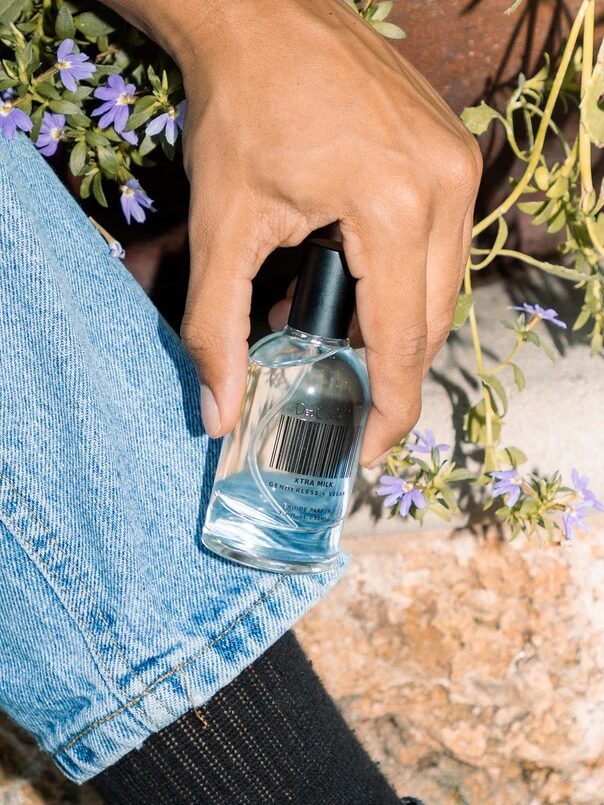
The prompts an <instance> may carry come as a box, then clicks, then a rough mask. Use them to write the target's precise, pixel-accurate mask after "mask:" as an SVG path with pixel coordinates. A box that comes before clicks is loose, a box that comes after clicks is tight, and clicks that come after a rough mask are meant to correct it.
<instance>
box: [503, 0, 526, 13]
mask: <svg viewBox="0 0 604 805" xmlns="http://www.w3.org/2000/svg"><path fill="white" fill-rule="evenodd" d="M521 5H522V0H514V2H513V3H512V5H511V6H510V7H509V8H506V10H505V13H506V14H513V13H514V11H516V9H517V8H520V6H521Z"/></svg>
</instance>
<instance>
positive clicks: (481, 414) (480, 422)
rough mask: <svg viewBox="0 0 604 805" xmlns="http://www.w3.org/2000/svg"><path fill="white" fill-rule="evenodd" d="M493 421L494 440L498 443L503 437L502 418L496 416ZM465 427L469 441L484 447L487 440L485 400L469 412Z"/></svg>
mask: <svg viewBox="0 0 604 805" xmlns="http://www.w3.org/2000/svg"><path fill="white" fill-rule="evenodd" d="M492 420H493V421H492V424H493V440H494V442H498V441H499V438H500V436H501V418H500V417H499V416H497V414H494V415H493V418H492ZM464 427H465V430H466V433H467V435H468V438H469V440H470V441H471V442H474V443H475V444H479V445H482V446H483V447H484V445H485V444H486V440H487V433H486V417H485V404H484V400H480V402H479V403H477V404H476V405H473V406H472V407H471V408H470V409H469V410H468V412H467V414H466V416H465V419H464Z"/></svg>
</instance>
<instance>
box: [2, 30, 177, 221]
mask: <svg viewBox="0 0 604 805" xmlns="http://www.w3.org/2000/svg"><path fill="white" fill-rule="evenodd" d="M96 70H97V68H96V65H95V64H94V63H93V62H91V61H90V59H89V57H88V56H87V55H86V54H85V53H81V52H80V51H79V50H78V48H77V46H76V44H75V42H74V41H73V39H65V40H64V41H63V42H61V44H60V45H59V47H58V49H57V51H56V62H55V65H54V70H53V72H55V73H58V76H59V79H60V81H61V83H62V84H63V86H64V87H65V89H67V90H68V91H69V92H74V93H75V92H77V90H78V87H79V85H80V82H81V81H86V80H88V79H90V78H92V76H93V75H94V74H95V72H96ZM89 91H90V90H89ZM93 97H94V98H95V99H97V100H99V101H101V103H100V105H99V106H97V107H96V108H95V109H93V110H92V112H91V116H92V117H94V118H99V121H98V127H99V129H100V130H101V131H104V130H106V129H108V128H109V127H111V128H113V131H114V132H115V133H116V134H118V135H119V136H120V137H121V138H122V139H124V140H125V141H126V142H128V143H130V144H131V145H133V146H136V145H138V142H139V136H138V134H137V133H136V131H131V130H128V129H127V126H128V121H129V119H130V115H131V111H132V107H133V105H134V104H135V102H136V100H137V87H136V85H135V84H133V83H126V81H125V79H124V78H123V76H121V75H119V74H117V73H113V74H111V75H109V77H108V78H107V82H106V84H104V85H102V86H99V87H97V88H96V89H95V90H94V92H93ZM185 103H186V102H185V101H184V100H183V101H181V102H180V103H178V104H177V105H176V106H171V105H167V104H166V106H167V108H165V107H164V109H165V110H164V111H162V112H160V114H158V115H156V116H154V117H153V118H152V119H151V120H149V121H148V122H147V123H146V125H145V129H144V132H145V135H146V136H149V137H157V136H158V135H161V134H163V136H164V137H165V141H166V142H167V143H168V144H169V145H170V146H173V145H174V144H175V143H176V140H177V138H178V133H179V131H181V130H182V128H183V125H184V115H185ZM18 104H19V100H18V99H17V100H13V98H12V95H11V93H10V92H5V93H3V95H2V99H1V101H0V131H1V132H2V134H3V136H4V137H6V138H7V139H8V140H11V139H12V138H13V137H14V136H15V134H16V132H17V130H18V129H20V130H21V131H25V132H30V131H31V130H32V128H33V121H32V119H31V117H30V116H29V115H28V114H27V113H26V112H25V111H23V110H22V109H20V108H19V105H18ZM65 139H66V116H65V115H64V114H60V113H55V112H51V111H48V110H46V111H45V112H44V115H43V117H42V121H41V124H40V127H39V133H38V136H37V138H36V141H35V144H36V146H37V148H38V149H39V151H40V153H41V154H43V155H44V156H46V157H52V156H53V155H54V154H55V153H56V152H57V149H58V147H59V143H60V142H61V141H63V140H65ZM120 190H121V207H122V211H123V213H124V216H125V218H126V221H127V222H128V223H131V221H133V220H134V221H137V222H139V223H142V222H143V221H144V220H145V218H146V212H147V211H153V210H154V209H155V208H154V207H153V201H152V200H151V199H150V198H149V196H148V195H147V194H146V193H145V191H144V190H143V188H142V187H141V185H140V183H139V182H138V181H137V180H136V179H134V178H130V179H127V180H126V181H123V182H122V183H121V185H120Z"/></svg>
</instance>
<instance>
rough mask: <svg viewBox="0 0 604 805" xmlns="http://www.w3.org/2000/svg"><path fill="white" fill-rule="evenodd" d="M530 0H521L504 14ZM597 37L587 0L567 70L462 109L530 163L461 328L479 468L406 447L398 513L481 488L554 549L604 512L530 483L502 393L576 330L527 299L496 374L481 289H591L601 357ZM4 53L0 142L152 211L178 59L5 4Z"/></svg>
mask: <svg viewBox="0 0 604 805" xmlns="http://www.w3.org/2000/svg"><path fill="white" fill-rule="evenodd" d="M345 2H347V3H348V5H349V6H351V7H352V8H353V9H354V10H355V12H356V13H358V14H359V15H360V16H361V17H362V18H363V19H364V20H365V21H366V22H367V24H369V25H371V26H372V27H373V28H375V30H376V31H378V32H379V33H381V34H382V35H384V36H387V37H391V38H399V39H400V38H402V37H404V35H405V34H404V32H403V31H402V30H401V29H400V28H398V27H397V26H395V25H393V24H392V23H390V22H388V21H387V17H388V16H389V14H390V12H391V10H392V7H393V3H392V0H381V1H380V2H373V0H345ZM521 2H522V0H516V2H514V3H513V4H512V6H511V7H510V8H509V9H508V13H512V12H513V11H514V10H515V9H516V8H518V7H519V6H520V5H521ZM594 31H595V0H583V2H582V3H581V6H580V8H579V10H578V11H577V14H576V16H575V18H574V21H573V23H572V26H571V28H570V32H569V35H568V39H567V41H566V44H565V46H564V48H563V51H562V53H561V54H560V56H559V57H558V58H557V59H556V62H555V64H554V63H553V62H552V61H551V59H550V58H549V57H547V56H546V57H545V60H544V64H543V67H542V68H541V69H540V70H539V72H538V73H537V74H536V75H534V76H532V77H526V76H523V75H521V76H520V78H519V80H518V85H517V87H516V88H515V89H514V91H513V92H512V93H511V95H510V98H509V100H508V102H507V105H506V108H505V110H504V111H502V112H501V111H498V110H497V109H494V108H492V107H490V106H488V105H487V104H486V103H484V102H483V103H481V104H480V105H479V106H476V107H472V108H468V109H466V110H465V111H464V112H463V114H462V119H463V121H464V122H465V124H466V126H467V127H468V128H469V130H470V131H471V132H473V133H474V134H475V135H477V136H481V135H482V134H484V133H485V132H486V131H487V130H488V129H489V127H490V126H494V125H499V126H501V127H502V129H503V131H504V133H505V137H506V139H507V143H508V146H509V148H510V149H511V150H512V152H513V154H514V156H515V158H516V159H517V160H518V161H519V162H520V163H521V164H522V165H523V168H524V169H523V172H522V175H521V177H520V179H518V180H516V181H513V182H512V184H511V190H510V192H509V195H508V196H507V198H506V199H505V200H504V201H503V202H502V203H501V204H499V206H498V207H497V208H496V209H495V210H493V211H492V212H491V213H489V214H488V215H487V216H486V217H485V218H484V219H483V220H481V221H478V222H477V223H476V224H475V226H474V231H473V234H474V245H473V247H472V250H471V255H470V259H469V261H468V264H467V267H466V271H465V278H464V287H463V292H462V293H461V295H460V297H459V301H458V305H457V310H456V313H455V321H454V325H453V326H454V329H459V328H461V327H468V328H469V330H470V332H471V337H472V343H473V348H474V355H475V369H476V378H477V381H478V385H479V388H480V397H479V399H477V400H476V401H475V402H474V403H473V404H472V405H471V406H470V407H469V410H468V411H467V412H466V414H465V438H466V440H467V443H468V444H469V445H471V446H475V447H478V448H479V453H480V455H481V457H482V458H481V460H480V467H479V468H478V469H476V468H475V467H473V469H472V470H470V469H468V468H466V467H456V466H455V464H454V463H453V462H452V461H450V460H449V459H447V458H446V457H445V458H443V453H444V448H445V447H446V446H445V445H437V444H436V442H435V439H434V437H433V436H432V435H431V434H430V433H426V434H425V435H424V436H422V435H421V434H417V433H416V434H415V441H413V437H410V438H407V439H405V440H404V441H403V442H402V443H401V444H400V445H398V446H397V447H396V448H395V449H394V450H393V451H392V453H391V454H390V456H389V458H388V460H387V462H386V472H385V474H384V475H383V476H382V478H381V480H380V485H379V488H378V493H379V494H382V495H384V497H385V501H386V504H387V505H388V506H389V507H390V508H391V509H392V511H393V512H395V511H398V512H400V513H401V514H403V515H404V516H411V517H415V518H417V519H420V520H421V519H422V518H423V516H424V515H425V513H426V512H427V511H433V512H435V513H436V514H438V515H440V516H441V517H444V518H445V519H448V518H450V516H451V515H452V514H453V513H455V512H456V511H457V507H458V503H457V501H458V497H457V493H456V491H455V490H456V484H458V483H460V482H461V481H464V482H466V483H468V482H472V483H473V484H474V485H475V487H476V488H478V489H479V490H482V493H483V494H482V496H483V498H484V499H485V500H486V506H487V507H497V508H496V514H497V515H498V517H500V518H501V519H502V520H503V521H504V522H506V523H508V524H509V525H510V527H511V530H512V534H514V535H516V534H518V533H520V532H521V531H524V532H527V533H532V532H533V531H535V530H536V529H545V530H546V532H547V533H548V534H549V535H550V536H551V538H552V539H554V540H556V539H559V538H561V537H566V538H568V539H571V538H572V537H573V536H574V534H575V529H584V527H585V524H584V519H583V518H584V517H585V516H586V515H587V514H589V513H590V512H591V511H594V510H597V509H602V508H603V507H602V504H600V503H599V501H598V500H597V499H596V498H595V496H594V495H593V493H592V492H591V490H590V489H589V487H588V483H587V479H585V478H583V477H582V476H581V475H580V474H579V473H578V472H576V471H575V472H574V473H573V478H572V481H573V486H572V487H568V486H563V485H562V481H561V479H560V477H559V475H558V474H557V473H554V474H553V475H551V477H547V478H543V477H540V476H538V475H536V474H534V473H532V474H525V475H523V474H522V473H521V472H520V470H519V467H520V466H521V465H522V464H523V463H524V462H525V461H526V456H525V455H524V454H523V452H522V451H521V450H520V449H519V448H517V447H513V446H510V445H507V444H506V442H505V429H504V425H505V416H506V412H507V408H508V400H507V394H506V384H507V383H509V382H513V383H515V384H516V386H517V387H518V389H519V390H522V388H524V386H525V383H526V380H525V377H524V375H523V373H522V370H521V369H520V367H519V366H518V364H517V362H516V358H517V356H518V354H519V352H520V351H521V350H522V349H524V348H525V347H526V346H527V345H532V346H533V347H535V348H540V349H544V350H546V351H547V349H548V347H547V344H546V343H545V342H544V341H543V340H542V339H541V336H540V334H539V327H540V325H541V323H542V322H543V321H547V322H549V323H550V324H551V325H554V326H559V327H566V323H565V322H562V321H561V320H560V319H559V317H558V315H557V313H556V311H554V310H551V309H548V310H546V309H544V308H543V307H541V306H540V305H539V304H538V303H536V302H533V303H529V302H525V303H524V304H523V305H520V306H519V309H518V312H519V315H518V317H517V318H516V319H515V320H514V321H505V322H503V323H502V324H503V326H504V327H505V328H507V330H508V331H509V334H510V344H509V352H508V354H507V356H506V357H505V358H504V359H503V360H502V361H500V362H499V363H496V364H494V365H491V364H490V363H489V362H488V361H487V359H486V358H485V354H484V350H483V347H482V344H481V338H480V331H479V328H478V322H477V316H476V308H475V304H476V302H475V298H474V294H473V278H474V276H475V275H476V272H480V271H484V270H485V269H488V268H489V267H491V266H492V265H493V263H494V262H495V261H496V260H497V259H498V258H501V257H505V258H507V259H511V260H515V261H518V262H519V263H522V264H524V265H525V266H528V267H532V268H534V269H538V270H540V271H542V272H545V273H546V274H549V275H553V276H555V277H560V278H562V279H564V280H566V281H568V282H569V283H572V285H573V286H574V288H575V289H576V290H577V291H578V292H580V293H582V295H583V305H582V309H581V313H580V315H579V317H578V319H577V320H576V321H575V322H574V323H573V324H572V327H573V329H574V330H585V331H586V332H587V333H588V338H589V342H590V346H591V352H592V354H594V355H595V354H597V353H600V352H601V351H602V345H603V339H604V314H603V309H602V301H603V285H602V280H603V277H602V268H603V266H604V191H603V190H602V189H599V190H598V189H597V188H595V187H594V183H593V177H592V154H593V150H594V148H601V147H603V146H604V109H603V108H602V106H601V103H600V99H601V97H602V96H603V95H604V44H603V46H602V47H601V48H600V52H599V54H598V57H597V59H596V60H595V64H594ZM0 56H1V57H2V58H1V61H0V133H1V134H2V135H4V137H7V138H8V139H11V138H12V137H13V136H15V134H16V132H17V130H18V129H21V130H22V131H26V132H29V135H30V136H31V138H32V139H33V141H34V142H35V143H36V146H37V147H38V149H39V150H40V151H41V152H42V153H43V154H44V155H45V156H48V157H52V156H53V154H54V153H55V152H56V151H57V150H58V149H59V148H60V147H62V148H64V149H66V150H67V151H68V153H69V167H70V170H71V172H72V173H73V174H74V175H75V176H78V177H80V179H81V181H80V185H79V187H80V194H81V196H82V198H88V197H89V196H91V195H92V196H94V198H95V199H96V201H97V202H98V203H99V204H100V205H102V206H106V205H107V199H106V195H105V185H106V183H107V182H116V183H117V184H118V185H119V188H120V191H121V207H122V210H123V213H124V215H125V217H126V219H127V220H128V222H130V221H143V220H145V217H146V215H147V214H148V212H150V211H152V210H153V202H152V201H151V199H150V198H149V197H148V196H147V194H146V193H145V191H144V190H143V188H142V187H141V185H140V183H139V181H138V179H137V173H138V171H139V169H142V168H150V167H153V164H154V163H153V156H154V152H155V151H156V149H157V148H161V149H162V150H163V151H164V153H165V154H166V155H167V156H168V157H169V158H175V157H177V158H178V157H179V153H180V152H179V150H178V146H179V132H180V130H181V128H182V122H183V116H184V114H185V100H184V93H183V88H182V80H181V76H180V74H179V72H178V70H177V69H176V67H175V65H174V64H173V63H172V62H171V61H170V59H169V58H168V57H167V56H166V55H165V54H164V53H163V52H162V51H161V50H160V49H159V48H158V47H157V46H156V45H154V44H153V43H152V42H150V41H149V40H148V39H146V38H145V37H144V36H143V35H142V34H140V33H139V32H138V31H136V30H135V29H134V28H132V27H130V26H128V25H125V24H124V23H123V21H120V20H118V19H117V18H116V17H114V16H113V15H111V14H110V13H109V12H107V11H106V9H104V8H102V7H100V6H97V5H96V4H94V3H90V2H86V0H0ZM560 104H564V106H565V108H568V109H574V110H575V113H576V117H577V120H578V126H577V131H576V134H575V136H574V137H572V138H570V139H569V138H568V137H567V135H565V134H564V132H563V131H562V129H561V128H560V127H559V126H558V125H557V123H556V122H555V120H554V111H555V110H556V109H557V107H558V106H559V105H560ZM550 139H553V140H555V141H556V142H557V143H558V150H559V157H558V159H557V161H554V162H548V160H547V159H546V157H545V151H544V146H545V144H546V142H547V141H549V140H550ZM159 203H161V200H160V201H159ZM514 208H517V209H518V210H520V211H521V213H523V214H524V215H527V216H529V217H530V218H531V219H532V223H533V224H534V225H535V226H540V227H546V228H547V231H548V232H550V233H561V235H562V238H561V245H560V247H559V251H560V260H559V262H558V263H550V262H545V261H543V260H540V259H537V258H535V257H533V256H532V255H529V254H524V253H522V252H519V251H515V250H514V249H511V248H509V247H508V224H507V221H506V216H508V215H509V213H510V212H511V211H512V209H514ZM108 239H109V240H110V241H111V239H110V236H108ZM111 248H112V253H113V254H115V255H116V256H121V255H122V251H121V248H120V247H119V244H116V243H115V242H111ZM474 452H476V451H474ZM422 454H424V455H423V456H422Z"/></svg>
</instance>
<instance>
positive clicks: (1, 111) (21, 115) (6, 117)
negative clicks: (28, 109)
mask: <svg viewBox="0 0 604 805" xmlns="http://www.w3.org/2000/svg"><path fill="white" fill-rule="evenodd" d="M33 126H34V124H33V123H32V122H31V120H30V118H29V116H28V115H26V114H25V112H24V111H23V110H22V109H18V108H17V107H16V106H13V105H12V103H11V102H10V101H3V102H2V103H1V104H0V131H1V132H2V134H3V135H4V136H5V137H6V139H7V140H12V139H13V137H14V136H15V132H16V131H17V129H21V130H22V131H31V130H32V128H33Z"/></svg>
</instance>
